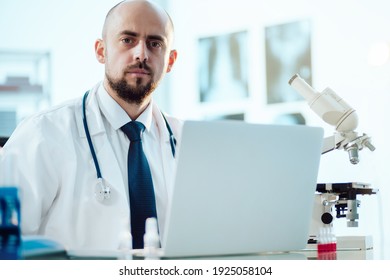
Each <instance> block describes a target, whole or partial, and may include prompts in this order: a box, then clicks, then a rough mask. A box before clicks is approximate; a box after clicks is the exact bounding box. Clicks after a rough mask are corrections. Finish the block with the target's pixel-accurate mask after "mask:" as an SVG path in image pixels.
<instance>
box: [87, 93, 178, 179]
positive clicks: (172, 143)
mask: <svg viewBox="0 0 390 280" xmlns="http://www.w3.org/2000/svg"><path fill="white" fill-rule="evenodd" d="M88 94H89V91H87V92H86V93H85V94H84V97H83V125H84V131H85V135H86V137H87V141H88V146H89V150H90V151H91V155H92V159H93V162H94V164H95V169H96V176H97V178H98V179H102V178H103V177H102V173H101V171H100V166H99V162H98V160H97V156H96V152H95V148H94V147H93V143H92V139H91V134H90V133H89V128H88V123H87V114H86V103H87V97H88ZM162 116H163V118H164V121H165V125H166V127H167V130H168V133H169V142H170V145H171V150H172V156H173V157H175V150H176V148H175V147H176V139H175V137H174V135H173V132H172V129H171V127H170V125H169V123H168V121H167V119H166V118H165V116H164V114H162Z"/></svg>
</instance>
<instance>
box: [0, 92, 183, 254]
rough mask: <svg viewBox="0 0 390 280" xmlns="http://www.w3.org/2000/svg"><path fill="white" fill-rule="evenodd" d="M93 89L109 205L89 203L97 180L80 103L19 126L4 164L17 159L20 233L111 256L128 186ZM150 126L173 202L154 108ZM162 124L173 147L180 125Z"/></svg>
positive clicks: (93, 118) (169, 162) (170, 167)
mask: <svg viewBox="0 0 390 280" xmlns="http://www.w3.org/2000/svg"><path fill="white" fill-rule="evenodd" d="M97 88H98V86H96V87H95V88H93V89H92V90H91V91H90V94H89V97H88V101H87V106H86V108H87V109H86V114H87V120H88V127H89V131H90V134H91V137H92V141H93V144H94V148H95V151H96V154H97V158H98V160H99V165H100V169H101V171H102V174H103V177H104V178H105V180H107V181H108V182H109V183H110V185H111V198H110V200H108V202H106V203H103V204H102V203H101V202H98V201H97V200H96V199H95V197H94V192H95V185H96V182H97V177H96V169H95V165H94V163H93V160H92V156H91V152H90V149H89V146H88V143H87V139H86V135H85V131H84V127H83V121H82V98H78V99H77V100H73V101H70V102H68V103H66V104H62V105H60V106H57V107H55V108H53V109H50V110H49V111H46V112H43V113H40V114H38V115H35V116H34V117H32V118H29V119H28V120H26V121H24V122H23V123H22V124H21V125H20V126H19V127H18V128H17V129H16V130H15V132H14V133H13V135H12V136H11V138H10V139H9V140H8V143H7V145H5V147H4V158H3V163H4V161H5V159H6V158H7V156H8V155H9V154H11V153H13V152H17V164H16V171H17V174H16V175H17V178H18V180H19V183H18V184H19V186H20V188H21V194H20V196H21V212H22V216H21V219H22V233H23V234H24V235H31V234H33V235H37V234H38V235H44V236H47V237H49V238H52V239H54V240H56V241H58V242H60V243H61V244H62V245H64V246H65V248H67V249H70V250H83V249H94V250H117V249H118V247H119V244H120V242H121V237H122V236H123V235H124V233H126V232H129V221H130V218H129V216H130V213H129V211H130V210H129V203H128V198H127V194H126V189H125V188H127V186H125V185H124V182H123V179H122V178H123V177H122V175H121V172H120V168H119V165H118V162H117V160H116V158H115V155H114V152H113V150H112V146H111V143H110V142H109V141H108V138H107V134H106V131H105V128H104V125H103V121H102V115H101V113H100V110H99V107H98V102H97V99H96V90H97ZM153 118H154V119H155V121H156V123H157V126H158V130H159V133H160V139H161V142H160V145H161V151H162V160H163V168H164V177H165V183H166V186H167V191H168V197H171V194H172V188H173V183H174V182H173V181H174V173H175V170H176V160H175V159H174V158H173V156H172V151H171V146H170V142H169V133H168V131H167V128H166V125H165V122H164V119H163V117H162V115H161V112H160V110H159V109H158V108H157V106H156V105H153ZM167 120H168V123H169V125H170V126H171V129H172V131H173V134H174V136H175V138H176V139H177V140H178V143H179V142H180V141H179V139H180V134H181V128H182V122H181V121H179V120H177V119H174V118H171V117H168V116H167ZM177 148H178V147H177ZM2 168H4V166H2Z"/></svg>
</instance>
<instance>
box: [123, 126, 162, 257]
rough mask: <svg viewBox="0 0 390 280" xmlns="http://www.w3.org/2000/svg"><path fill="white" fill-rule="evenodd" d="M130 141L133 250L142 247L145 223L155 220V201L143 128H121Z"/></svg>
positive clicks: (128, 165) (128, 162)
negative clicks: (142, 138) (151, 218)
mask: <svg viewBox="0 0 390 280" xmlns="http://www.w3.org/2000/svg"><path fill="white" fill-rule="evenodd" d="M121 129H122V131H123V132H124V133H125V134H126V135H127V137H128V138H129V140H130V148H129V154H128V157H127V168H128V178H129V197H130V217H131V234H132V236H133V249H141V248H143V247H144V241H143V236H144V234H145V221H146V219H147V218H150V217H155V218H157V211H156V199H155V196H154V190H153V181H152V175H151V173H150V167H149V164H148V161H147V159H146V157H145V154H144V151H143V149H142V141H141V135H142V133H143V131H144V130H145V126H144V125H143V124H142V123H140V122H136V121H131V122H129V123H127V124H125V125H124V126H122V127H121Z"/></svg>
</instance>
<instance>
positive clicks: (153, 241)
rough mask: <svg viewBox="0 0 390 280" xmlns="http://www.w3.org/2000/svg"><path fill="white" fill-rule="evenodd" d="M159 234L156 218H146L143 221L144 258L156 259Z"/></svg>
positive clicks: (157, 257)
mask: <svg viewBox="0 0 390 280" xmlns="http://www.w3.org/2000/svg"><path fill="white" fill-rule="evenodd" d="M159 247H160V236H159V234H158V226H157V219H156V218H148V219H146V221H145V235H144V258H145V260H158V259H159V258H160V256H159Z"/></svg>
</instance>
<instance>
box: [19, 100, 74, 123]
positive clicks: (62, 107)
mask: <svg viewBox="0 0 390 280" xmlns="http://www.w3.org/2000/svg"><path fill="white" fill-rule="evenodd" d="M80 108H81V100H80V98H76V99H71V100H67V101H64V102H62V103H60V104H58V105H54V106H52V107H50V108H48V109H45V110H42V111H40V112H38V113H36V114H34V115H32V116H30V117H28V118H27V119H26V121H42V120H46V121H56V119H57V118H60V119H63V118H64V117H66V116H71V117H73V116H74V114H75V112H76V111H77V110H80Z"/></svg>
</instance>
